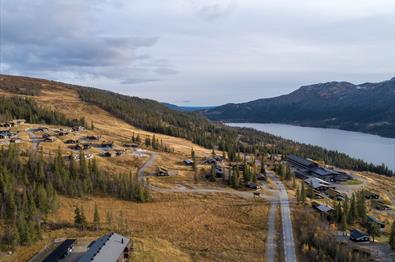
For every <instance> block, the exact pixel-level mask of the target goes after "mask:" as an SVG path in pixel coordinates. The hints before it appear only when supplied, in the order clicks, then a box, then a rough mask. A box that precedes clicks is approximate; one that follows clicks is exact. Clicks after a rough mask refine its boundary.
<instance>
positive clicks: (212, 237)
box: [49, 194, 268, 261]
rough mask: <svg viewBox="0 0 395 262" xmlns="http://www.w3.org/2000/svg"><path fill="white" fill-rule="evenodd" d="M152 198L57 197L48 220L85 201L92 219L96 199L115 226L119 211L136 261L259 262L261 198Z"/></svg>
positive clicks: (69, 217)
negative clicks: (141, 201) (141, 200)
mask: <svg viewBox="0 0 395 262" xmlns="http://www.w3.org/2000/svg"><path fill="white" fill-rule="evenodd" d="M154 199H155V201H154V202H152V203H144V204H138V203H133V202H128V201H121V200H114V199H111V198H89V199H83V200H82V199H71V198H65V197H61V198H60V208H59V210H58V211H57V212H56V213H55V214H52V215H51V216H50V217H49V221H50V222H55V223H62V222H67V223H72V222H73V211H74V208H75V206H76V205H81V206H83V208H84V210H85V213H86V215H87V217H88V220H90V221H91V220H92V216H93V209H94V205H95V203H96V204H97V205H98V207H99V212H100V216H101V218H102V221H103V222H105V218H106V212H107V211H111V213H112V214H113V218H114V220H113V221H114V223H113V225H114V226H115V228H117V227H119V230H121V229H122V226H121V224H123V223H120V222H119V219H120V216H121V215H120V212H121V211H122V212H123V216H124V218H125V223H124V224H125V225H127V230H128V231H131V235H132V238H133V240H134V241H135V242H136V245H135V254H134V257H135V259H136V261H165V260H164V258H169V259H170V258H172V260H177V261H178V260H180V261H184V260H185V261H188V260H191V259H192V260H198V261H202V260H204V261H262V258H263V256H264V252H265V232H266V227H267V225H266V224H267V223H266V221H267V212H268V209H267V204H266V203H265V202H263V201H254V200H245V199H240V198H237V197H233V196H230V195H225V194H210V195H190V194H172V195H161V194H155V195H154ZM104 226H107V225H104ZM166 261H170V260H166Z"/></svg>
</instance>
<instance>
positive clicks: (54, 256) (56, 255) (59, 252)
mask: <svg viewBox="0 0 395 262" xmlns="http://www.w3.org/2000/svg"><path fill="white" fill-rule="evenodd" d="M74 242H75V239H66V240H65V241H63V243H62V244H60V245H59V246H58V247H57V248H55V250H54V251H52V252H51V254H49V255H48V256H47V257H46V258H45V259H44V260H43V262H53V261H58V260H60V259H61V258H62V257H63V256H64V255H66V254H67V253H68V252H69V248H71V247H72V246H73V245H74Z"/></svg>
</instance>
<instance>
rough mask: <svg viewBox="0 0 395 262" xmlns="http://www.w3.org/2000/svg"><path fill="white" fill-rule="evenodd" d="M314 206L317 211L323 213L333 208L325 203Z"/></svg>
mask: <svg viewBox="0 0 395 262" xmlns="http://www.w3.org/2000/svg"><path fill="white" fill-rule="evenodd" d="M316 208H317V209H318V210H319V211H321V212H324V213H328V212H329V211H332V210H333V208H331V207H330V206H326V205H318V206H316Z"/></svg>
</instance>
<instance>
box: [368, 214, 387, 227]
mask: <svg viewBox="0 0 395 262" xmlns="http://www.w3.org/2000/svg"><path fill="white" fill-rule="evenodd" d="M367 218H368V220H369V221H372V222H374V223H377V224H380V225H384V223H383V222H381V221H380V220H378V219H377V218H375V217H374V216H370V215H368V216H367Z"/></svg>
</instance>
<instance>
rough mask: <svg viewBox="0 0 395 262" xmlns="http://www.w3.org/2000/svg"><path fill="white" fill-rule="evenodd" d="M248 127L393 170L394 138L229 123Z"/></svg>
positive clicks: (313, 129)
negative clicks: (335, 151)
mask: <svg viewBox="0 0 395 262" xmlns="http://www.w3.org/2000/svg"><path fill="white" fill-rule="evenodd" d="M228 125H230V126H237V127H250V128H254V129H257V130H260V131H264V132H267V133H270V134H273V135H277V136H281V137H283V138H287V139H291V140H294V141H297V142H301V143H305V144H312V145H317V146H321V147H324V148H327V149H331V150H337V151H339V152H342V153H346V154H347V155H350V156H352V157H355V158H360V159H362V160H365V161H366V162H371V163H374V164H382V163H384V164H386V165H387V166H388V167H390V168H391V169H393V170H395V139H393V138H385V137H380V136H376V135H369V134H364V133H359V132H351V131H343V130H338V129H330V128H315V127H301V126H293V125H284V124H256V123H229V124H228Z"/></svg>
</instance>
